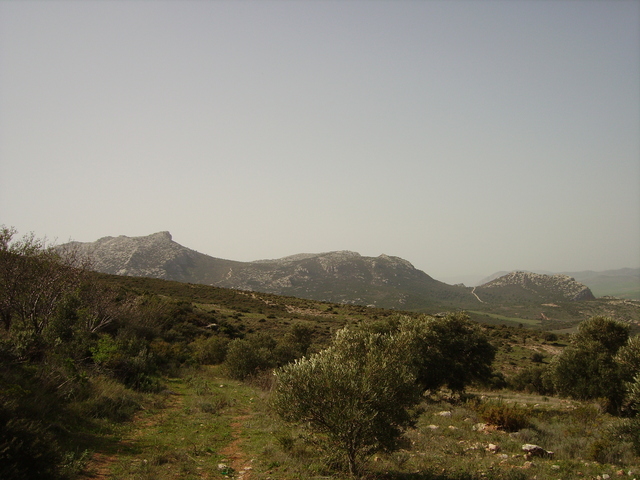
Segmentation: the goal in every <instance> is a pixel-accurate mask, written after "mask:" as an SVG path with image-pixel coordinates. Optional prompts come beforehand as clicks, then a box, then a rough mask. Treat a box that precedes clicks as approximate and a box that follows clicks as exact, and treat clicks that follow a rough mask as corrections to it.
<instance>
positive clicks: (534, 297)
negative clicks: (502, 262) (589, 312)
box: [474, 272, 595, 302]
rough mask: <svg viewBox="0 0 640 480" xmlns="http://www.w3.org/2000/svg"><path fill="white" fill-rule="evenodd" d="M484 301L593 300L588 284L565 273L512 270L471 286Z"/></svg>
mask: <svg viewBox="0 0 640 480" xmlns="http://www.w3.org/2000/svg"><path fill="white" fill-rule="evenodd" d="M474 293H475V294H476V295H478V296H479V298H480V299H481V300H482V301H485V302H509V301H512V302H518V301H520V302H522V301H530V302H535V301H540V302H544V301H547V302H550V301H558V302H566V301H581V300H594V299H595V297H594V295H593V293H592V292H591V290H590V289H589V287H587V286H585V285H583V284H582V283H579V282H577V281H576V280H575V279H573V278H571V277H569V276H568V275H559V274H558V275H543V274H539V273H532V272H511V273H507V274H506V275H502V276H501V277H498V278H496V279H494V280H491V281H489V282H487V283H485V284H483V285H480V286H479V287H476V288H475V289H474Z"/></svg>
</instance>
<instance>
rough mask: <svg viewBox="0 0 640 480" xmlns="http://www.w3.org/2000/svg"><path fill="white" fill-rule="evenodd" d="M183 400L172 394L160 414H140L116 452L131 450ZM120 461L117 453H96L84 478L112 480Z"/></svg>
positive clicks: (135, 418)
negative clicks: (117, 462)
mask: <svg viewBox="0 0 640 480" xmlns="http://www.w3.org/2000/svg"><path fill="white" fill-rule="evenodd" d="M182 402H183V398H182V396H181V395H180V394H176V393H171V394H170V396H169V397H168V398H167V401H166V404H165V406H164V407H163V408H162V409H161V410H160V411H159V412H158V414H156V415H153V416H149V415H148V414H147V413H145V412H144V411H141V412H138V413H137V414H136V415H135V416H134V417H133V420H132V424H133V428H132V430H131V432H130V433H129V435H127V437H126V438H123V439H121V440H120V441H119V442H118V443H117V445H116V446H115V450H117V451H122V450H127V449H130V448H131V447H132V446H133V445H134V444H135V442H136V440H137V439H138V438H139V437H140V436H141V435H142V434H143V433H144V431H145V429H148V428H151V427H154V426H155V425H158V424H160V423H162V422H163V421H164V419H165V418H166V417H167V416H168V415H169V412H170V411H172V410H177V409H178V408H180V407H181V406H182ZM117 460H118V454H117V453H109V454H106V453H101V452H96V453H94V454H93V455H92V457H91V460H89V462H88V463H87V466H86V468H85V473H84V474H83V478H86V479H92V480H102V479H108V478H111V469H112V467H113V466H114V464H115V463H116V461H117Z"/></svg>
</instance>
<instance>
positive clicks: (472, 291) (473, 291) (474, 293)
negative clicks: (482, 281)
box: [471, 287, 484, 303]
mask: <svg viewBox="0 0 640 480" xmlns="http://www.w3.org/2000/svg"><path fill="white" fill-rule="evenodd" d="M471 295H473V296H474V297H476V298H477V299H478V301H479V302H480V303H484V302H483V301H482V300H480V297H479V296H478V294H477V293H476V287H473V290H471Z"/></svg>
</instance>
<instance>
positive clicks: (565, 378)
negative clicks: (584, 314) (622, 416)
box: [550, 317, 629, 412]
mask: <svg viewBox="0 0 640 480" xmlns="http://www.w3.org/2000/svg"><path fill="white" fill-rule="evenodd" d="M628 336H629V327H628V326H627V325H625V324H623V323H620V322H617V321H615V320H613V319H611V318H608V317H593V318H591V319H589V320H585V321H584V322H582V323H581V324H580V325H579V327H578V333H577V334H575V335H574V336H573V339H572V343H571V345H569V346H568V347H566V348H565V349H564V350H563V352H562V353H561V354H560V355H558V356H556V357H555V358H554V359H553V361H552V364H551V366H550V369H551V375H552V378H553V383H554V386H555V389H556V391H557V392H558V393H559V394H560V395H564V396H568V397H571V398H575V399H579V400H589V399H602V400H604V401H605V402H606V405H605V406H606V408H607V409H608V410H609V411H612V412H615V411H619V409H620V407H621V406H622V402H623V399H624V389H623V384H622V376H621V369H620V365H619V364H618V363H617V362H616V360H615V355H616V353H617V351H618V350H619V349H620V347H621V346H622V345H624V344H625V343H626V341H627V339H628Z"/></svg>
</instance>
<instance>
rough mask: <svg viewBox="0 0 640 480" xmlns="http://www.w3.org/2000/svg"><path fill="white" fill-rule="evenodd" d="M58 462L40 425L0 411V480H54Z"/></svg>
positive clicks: (58, 455) (51, 439)
mask: <svg viewBox="0 0 640 480" xmlns="http://www.w3.org/2000/svg"><path fill="white" fill-rule="evenodd" d="M61 462H62V456H61V453H60V449H59V446H58V443H57V441H56V439H55V437H54V436H53V435H51V433H50V432H49V431H48V429H47V428H46V427H45V426H44V424H43V423H42V422H41V421H38V420H34V419H27V418H20V417H16V416H15V413H14V412H11V411H10V410H8V409H6V408H4V407H0V478H2V479H3V480H22V479H30V478H37V479H44V480H48V479H58V478H61V474H60V471H59V467H58V465H60V463H61Z"/></svg>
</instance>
